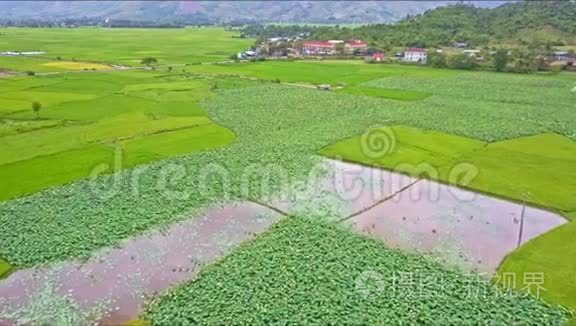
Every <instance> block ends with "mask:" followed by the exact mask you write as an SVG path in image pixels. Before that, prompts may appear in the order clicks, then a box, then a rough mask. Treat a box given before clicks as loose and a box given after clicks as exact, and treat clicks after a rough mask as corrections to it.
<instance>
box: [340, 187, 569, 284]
mask: <svg viewBox="0 0 576 326" xmlns="http://www.w3.org/2000/svg"><path fill="white" fill-rule="evenodd" d="M345 223H349V224H351V225H352V226H353V227H354V228H355V229H356V230H358V231H360V232H362V233H364V234H369V235H371V236H375V237H377V238H380V239H382V240H383V241H384V242H385V243H386V244H387V245H389V246H391V247H396V248H400V249H404V250H409V251H416V252H420V253H426V254H429V255H431V256H432V257H433V258H435V259H438V260H440V261H441V262H443V263H444V264H447V265H449V266H457V267H458V268H461V269H464V270H467V271H477V272H482V273H488V274H492V273H494V272H495V271H496V269H497V268H498V266H499V264H500V263H501V262H502V260H503V259H504V258H505V256H506V255H507V254H508V253H510V252H512V251H514V250H515V249H516V248H517V247H518V246H520V245H522V244H523V243H525V242H526V241H529V240H530V239H532V238H534V237H536V236H538V235H540V234H543V233H545V232H548V231H550V230H551V229H553V228H555V227H557V226H559V225H561V224H564V223H566V220H565V219H564V218H562V217H561V216H560V215H557V214H554V213H552V212H549V211H545V210H542V209H537V208H533V207H525V206H524V205H522V204H518V203H513V202H509V201H506V200H502V199H498V198H493V197H490V196H486V195H482V194H478V193H474V192H470V191H466V190H462V189H459V188H456V187H452V186H449V185H444V184H440V183H437V182H433V181H429V180H420V181H418V182H417V183H415V184H413V185H411V186H410V187H408V188H406V189H404V190H403V191H400V192H398V193H396V194H395V195H394V196H393V197H391V198H389V199H388V200H386V201H384V202H382V203H380V204H378V205H376V206H375V207H374V208H372V209H370V210H367V211H365V212H362V213H360V214H358V215H355V216H352V217H351V218H349V219H347V220H346V222H345Z"/></svg>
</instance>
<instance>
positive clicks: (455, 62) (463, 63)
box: [447, 53, 478, 70]
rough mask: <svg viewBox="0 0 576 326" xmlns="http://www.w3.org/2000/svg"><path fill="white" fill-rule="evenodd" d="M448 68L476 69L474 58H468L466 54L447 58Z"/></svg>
mask: <svg viewBox="0 0 576 326" xmlns="http://www.w3.org/2000/svg"><path fill="white" fill-rule="evenodd" d="M447 63H448V67H450V68H453V69H466V70H471V69H474V68H476V66H477V65H478V64H477V63H476V57H473V56H470V55H468V54H466V53H459V54H455V55H452V56H449V57H448V60H447Z"/></svg>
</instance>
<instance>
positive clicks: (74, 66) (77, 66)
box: [42, 61, 111, 70]
mask: <svg viewBox="0 0 576 326" xmlns="http://www.w3.org/2000/svg"><path fill="white" fill-rule="evenodd" d="M42 65H43V66H49V67H54V68H62V69H68V70H83V69H90V70H92V69H96V70H107V69H111V68H110V66H107V65H103V64H99V63H90V62H77V61H53V62H47V63H43V64H42Z"/></svg>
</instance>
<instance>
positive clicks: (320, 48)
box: [302, 41, 336, 54]
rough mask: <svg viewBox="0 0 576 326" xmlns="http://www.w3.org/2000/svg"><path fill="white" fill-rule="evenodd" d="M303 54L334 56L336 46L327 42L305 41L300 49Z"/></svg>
mask: <svg viewBox="0 0 576 326" xmlns="http://www.w3.org/2000/svg"><path fill="white" fill-rule="evenodd" d="M302 53H303V54H336V45H335V44H334V43H331V42H328V41H306V42H304V45H303V47H302Z"/></svg>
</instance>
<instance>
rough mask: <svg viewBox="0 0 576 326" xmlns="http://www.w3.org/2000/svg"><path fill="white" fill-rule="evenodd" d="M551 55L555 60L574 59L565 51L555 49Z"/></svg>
mask: <svg viewBox="0 0 576 326" xmlns="http://www.w3.org/2000/svg"><path fill="white" fill-rule="evenodd" d="M553 57H554V60H555V61H571V60H573V59H574V57H573V56H571V55H570V53H568V52H567V51H555V52H554V53H553Z"/></svg>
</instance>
